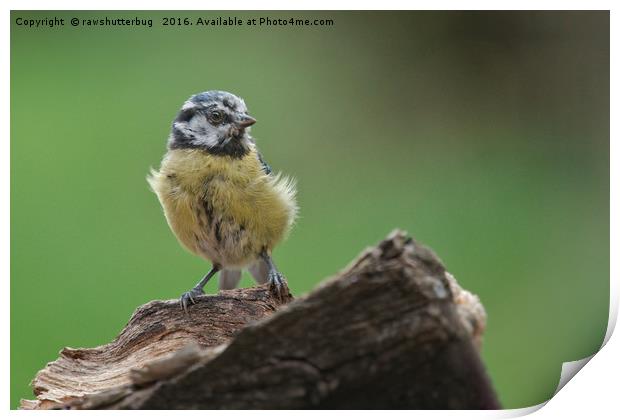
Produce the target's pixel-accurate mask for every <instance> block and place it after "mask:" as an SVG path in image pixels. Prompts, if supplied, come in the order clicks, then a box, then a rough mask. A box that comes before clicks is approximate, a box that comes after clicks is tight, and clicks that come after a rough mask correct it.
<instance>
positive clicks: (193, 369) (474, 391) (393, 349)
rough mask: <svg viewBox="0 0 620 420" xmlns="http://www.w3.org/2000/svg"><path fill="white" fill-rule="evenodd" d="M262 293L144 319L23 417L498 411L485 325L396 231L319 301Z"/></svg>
mask: <svg viewBox="0 0 620 420" xmlns="http://www.w3.org/2000/svg"><path fill="white" fill-rule="evenodd" d="M285 300H286V302H283V301H278V300H277V299H276V298H274V297H273V295H272V293H270V291H269V289H268V288H266V287H262V286H261V287H254V288H248V289H237V290H229V291H222V292H220V293H219V294H218V295H214V296H202V297H199V298H198V300H197V304H196V305H193V306H191V307H190V308H189V312H188V314H186V313H184V312H183V310H181V309H180V307H179V302H178V300H168V301H153V302H149V303H147V304H145V305H143V306H141V307H139V308H138V309H137V310H136V311H135V312H134V314H133V315H132V317H131V319H130V320H129V322H128V323H127V325H126V326H125V328H124V329H123V330H122V331H121V333H120V334H119V335H118V337H117V338H116V339H115V340H114V341H112V342H111V343H109V344H105V345H103V346H99V347H96V348H93V349H73V348H65V349H63V350H62V351H61V352H60V357H59V358H58V359H57V360H56V361H54V362H51V363H48V365H47V366H46V367H45V368H44V369H42V370H41V371H40V372H39V373H38V374H37V375H36V377H35V378H34V380H33V382H32V384H33V388H34V393H35V395H36V400H22V405H21V407H22V408H25V409H50V408H60V409H63V408H64V409H308V408H317V409H397V408H398V409H497V408H499V403H498V401H497V399H496V396H495V392H494V391H493V388H492V386H491V383H490V381H489V378H488V376H487V374H486V372H485V369H484V366H483V364H482V362H481V360H480V357H479V351H478V350H479V347H480V345H481V339H482V333H483V331H484V327H485V322H486V314H485V312H484V309H483V307H482V305H481V304H480V302H479V300H478V298H477V297H476V296H475V295H472V294H471V293H469V292H467V291H465V290H463V289H461V288H460V287H459V286H458V284H457V283H456V281H455V280H454V278H453V277H452V276H451V275H450V274H449V273H447V272H446V271H445V269H444V267H443V265H442V263H441V262H440V261H439V259H438V258H437V257H436V256H435V254H434V253H433V252H432V251H430V250H429V249H428V248H426V247H424V246H422V245H421V244H419V243H417V242H416V241H414V240H413V239H411V238H408V237H407V236H406V235H405V233H403V232H402V231H394V232H392V234H390V235H389V236H388V238H387V239H385V240H384V241H382V242H381V243H380V244H379V245H378V246H376V247H373V248H369V249H367V250H365V251H364V252H363V253H362V254H361V255H360V256H359V257H358V258H357V259H356V260H355V261H354V262H352V263H351V264H350V265H349V267H347V268H346V269H345V270H343V271H342V272H341V273H340V274H338V275H336V276H334V277H333V278H331V279H328V280H326V281H324V282H323V283H321V284H320V285H319V286H318V287H317V288H316V289H315V290H313V291H312V292H311V293H309V294H307V295H305V296H302V297H300V298H297V299H295V300H293V299H292V297H290V295H289V298H288V299H285Z"/></svg>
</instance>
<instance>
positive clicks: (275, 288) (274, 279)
mask: <svg viewBox="0 0 620 420" xmlns="http://www.w3.org/2000/svg"><path fill="white" fill-rule="evenodd" d="M269 290H270V291H271V293H272V294H273V295H274V296H275V297H276V298H277V299H279V300H281V301H284V300H286V298H287V297H288V295H289V291H288V285H287V284H286V279H285V278H284V276H283V275H282V274H281V273H279V272H277V271H272V272H271V273H269Z"/></svg>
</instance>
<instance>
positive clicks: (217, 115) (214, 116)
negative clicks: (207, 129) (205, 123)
mask: <svg viewBox="0 0 620 420" xmlns="http://www.w3.org/2000/svg"><path fill="white" fill-rule="evenodd" d="M209 116H210V117H211V118H210V119H211V122H213V123H216V124H218V123H221V122H222V121H223V120H224V113H223V112H221V111H217V110H216V111H211V113H210V114H209Z"/></svg>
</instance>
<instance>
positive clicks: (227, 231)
mask: <svg viewBox="0 0 620 420" xmlns="http://www.w3.org/2000/svg"><path fill="white" fill-rule="evenodd" d="M153 178H155V181H153V180H151V181H150V182H151V185H152V187H153V190H154V191H155V192H156V193H157V195H158V197H159V199H160V201H161V203H162V206H163V207H164V212H165V214H166V218H167V220H168V223H169V225H170V227H171V229H172V230H173V232H174V233H175V235H176V236H177V238H178V239H179V241H180V242H181V243H182V244H183V245H184V246H185V247H186V248H187V249H189V250H190V251H192V252H193V253H196V254H198V255H201V256H203V257H205V258H207V259H209V260H211V261H214V262H218V263H220V264H222V265H224V266H245V265H247V264H250V263H251V262H252V261H253V260H254V259H255V258H256V255H258V253H260V251H261V250H262V249H264V248H267V249H271V248H272V247H273V246H275V244H276V243H277V242H279V241H280V240H281V239H282V237H283V236H284V235H285V234H286V232H287V231H288V229H289V227H290V225H291V223H292V221H293V218H294V214H295V209H296V207H295V203H294V198H293V196H292V194H287V193H286V191H287V189H286V188H283V187H284V185H283V184H282V182H281V181H279V180H278V179H277V178H275V177H273V176H270V175H267V174H265V173H264V172H263V170H262V167H261V164H260V161H259V159H258V156H257V153H256V151H255V150H254V149H252V150H251V151H250V153H248V154H247V155H246V156H244V157H243V158H240V159H239V158H237V159H235V158H231V157H227V156H214V155H210V154H208V153H206V152H203V151H200V150H195V149H191V150H190V149H178V150H171V151H169V152H168V154H167V155H166V157H165V158H164V161H163V162H162V167H161V170H160V172H159V173H158V174H156V176H154V177H153ZM289 189H290V188H289Z"/></svg>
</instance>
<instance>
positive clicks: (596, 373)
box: [0, 0, 620, 419]
mask: <svg viewBox="0 0 620 420" xmlns="http://www.w3.org/2000/svg"><path fill="white" fill-rule="evenodd" d="M3 5H4V7H3V8H2V18H3V19H2V25H3V29H2V32H1V38H2V40H1V45H3V48H2V51H4V52H3V53H2V54H3V55H4V60H3V65H2V67H1V70H0V71H1V72H2V73H1V76H2V80H3V83H2V87H3V89H2V96H1V98H2V100H1V105H0V106H1V107H2V110H1V111H2V112H1V113H0V114H1V115H0V118H1V120H0V122H1V123H2V124H1V125H0V126H1V127H2V129H3V131H4V136H3V137H4V141H2V146H1V147H2V154H1V157H0V158H1V159H2V160H3V165H2V167H1V169H0V170H1V171H2V172H1V174H2V181H1V184H0V185H1V186H2V192H3V197H6V199H5V201H4V203H3V204H4V205H3V206H2V208H1V210H0V211H2V220H3V221H4V223H3V224H2V231H1V234H2V238H3V239H4V240H3V242H2V246H3V247H4V249H3V251H4V252H2V257H1V258H2V261H3V264H2V265H1V267H2V272H3V273H4V276H3V278H4V279H5V281H4V282H3V286H4V294H3V296H4V305H3V307H2V311H1V312H2V318H3V326H4V328H5V330H4V333H5V337H7V338H8V337H9V327H10V321H9V316H10V283H9V276H10V267H9V264H10V254H9V253H10V235H9V234H10V218H9V202H8V199H9V191H10V183H9V177H10V171H9V164H10V146H9V141H8V139H9V138H10V128H9V105H10V95H9V90H10V78H9V66H8V63H9V60H10V10H12V9H13V10H37V9H41V10H72V9H73V10H143V9H145V6H148V9H145V10H278V9H282V10H323V9H325V10H330V9H331V10H378V9H384V10H386V9H402V10H405V9H417V10H453V9H454V10H486V9H490V10H523V9H531V10H611V75H612V79H611V145H610V149H611V150H610V153H611V155H610V160H611V162H610V166H611V208H610V210H611V215H612V218H611V243H610V246H611V248H610V252H611V255H612V256H613V255H618V252H617V251H618V244H617V238H618V226H617V223H616V221H615V219H614V217H613V215H616V214H618V213H619V210H620V208H619V207H618V188H617V185H618V184H617V181H618V173H619V170H620V169H618V168H619V166H620V162H619V161H618V147H617V124H616V123H615V121H617V117H618V115H617V109H616V108H617V107H616V106H615V104H616V101H615V99H616V98H617V97H618V86H617V83H614V79H613V75H614V74H617V73H618V69H619V68H618V65H617V59H618V53H617V50H618V47H617V41H618V31H617V29H616V28H615V25H616V24H617V23H618V19H617V18H616V17H615V12H616V11H617V10H618V8H617V7H614V5H615V4H614V2H612V1H533V0H526V1H519V2H515V1H510V2H507V1H506V2H502V3H501V4H499V3H497V2H492V1H469V2H466V3H465V2H463V1H434V2H405V1H404V0H400V1H394V0H384V1H382V2H381V3H380V5H378V4H377V2H376V1H375V2H373V1H368V0H361V1H356V2H353V1H334V0H329V1H326V0H299V1H296V2H295V3H294V4H287V3H286V2H284V1H260V2H259V1H258V0H255V1H249V0H229V1H227V2H213V1H204V0H203V1H199V0H177V1H174V2H163V1H157V0H154V1H149V2H148V3H147V4H146V5H145V4H143V3H142V2H139V1H133V0H123V1H119V0H108V1H105V2H104V1H100V0H98V1H91V2H89V3H82V2H79V1H76V0H72V1H69V0H62V1H56V2H54V3H53V5H51V4H50V3H49V2H47V1H42V0H39V1H21V2H20V1H14V0H9V1H5V2H3ZM619 274H620V273H619V272H618V264H617V260H615V259H612V260H611V272H610V277H611V285H610V292H611V293H610V308H611V310H610V314H609V317H610V318H609V325H608V329H607V333H606V336H605V343H606V344H605V346H604V348H603V349H602V350H601V351H600V352H599V353H598V354H597V355H595V356H594V358H593V359H592V361H591V362H590V363H588V364H587V365H586V366H585V367H584V368H583V371H582V372H581V373H579V375H577V377H576V378H575V379H573V380H572V381H570V382H568V384H566V386H565V387H564V388H562V389H561V392H559V393H558V395H556V396H555V397H554V398H552V399H551V401H550V402H549V403H548V404H546V405H545V403H543V404H540V405H539V406H535V407H528V408H523V409H518V410H502V411H486V412H481V411H458V412H456V411H451V412H445V411H416V412H414V413H412V412H407V411H390V412H389V415H390V416H395V417H400V418H410V417H411V416H412V415H415V416H420V417H423V418H444V417H448V416H449V417H451V418H472V419H480V418H507V417H517V416H521V415H525V414H529V413H532V412H535V414H534V416H536V417H537V418H543V419H545V418H549V419H552V418H558V417H560V416H562V418H564V417H567V418H573V417H576V418H581V417H583V416H584V415H595V416H596V417H598V415H600V416H601V417H602V418H605V417H608V416H605V417H603V415H604V414H609V413H613V412H617V403H616V401H617V398H618V397H617V389H618V388H617V378H618V373H620V372H619V370H620V369H619V366H620V363H619V361H618V360H619V359H618V357H617V356H618V354H619V353H620V342H619V340H618V338H617V334H616V337H614V336H612V333H613V330H614V327H615V324H616V320H617V314H618V290H619V289H618V275H619ZM7 341H8V340H7ZM9 348H10V347H9V345H8V343H7V344H4V345H2V346H0V351H1V352H2V359H3V361H4V363H3V365H2V371H1V372H2V377H3V378H4V382H2V384H1V385H0V386H1V387H2V388H1V391H2V393H1V395H2V396H3V398H4V407H5V409H8V407H9V369H10V351H9ZM577 365H579V363H578V362H577V364H574V363H573V364H572V365H570V364H569V365H567V366H566V367H565V368H564V369H563V374H564V372H565V370H566V369H567V368H570V369H573V370H574V369H575V367H576V366H577ZM577 370H579V369H577ZM560 388H561V387H559V389H558V390H560ZM543 406H545V408H544V409H542V410H538V409H540V408H541V407H543ZM537 410H538V411H537ZM246 413H247V412H232V411H228V412H218V413H217V414H215V413H209V414H206V413H203V412H182V413H181V412H179V413H178V414H175V415H184V416H189V417H194V418H204V416H205V415H209V416H213V415H217V417H218V418H222V419H231V418H236V417H238V416H245V415H250V416H252V417H253V418H261V417H265V418H266V417H269V418H270V419H272V418H289V417H290V416H295V417H297V418H300V417H301V418H310V416H312V417H315V416H316V415H317V413H315V412H309V411H305V412H300V411H295V412H290V411H278V412H266V411H261V412H252V413H247V414H246ZM340 413H342V412H329V413H322V414H320V415H321V416H325V415H327V416H332V415H333V416H336V415H338V416H340V415H342V414H340ZM110 414H112V413H104V412H94V411H93V412H88V413H85V412H81V413H79V414H78V413H73V414H71V413H67V412H45V413H37V414H36V415H39V416H60V415H62V416H64V415H74V416H75V415H79V416H80V418H82V417H83V416H85V417H89V418H102V416H109V415H110ZM114 414H115V415H118V416H120V417H126V418H128V417H129V416H132V417H133V416H138V417H143V416H144V417H146V416H148V417H149V419H151V418H153V417H155V418H163V417H164V416H169V414H168V413H166V412H144V411H142V412H137V413H129V412H117V413H114ZM343 414H344V413H343ZM378 414H379V413H377V412H376V411H360V412H355V413H350V414H349V415H354V416H356V417H358V418H374V417H376V416H377V415H378ZM10 415H13V416H30V415H35V413H31V412H27V411H15V410H12V411H11V412H10Z"/></svg>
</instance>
